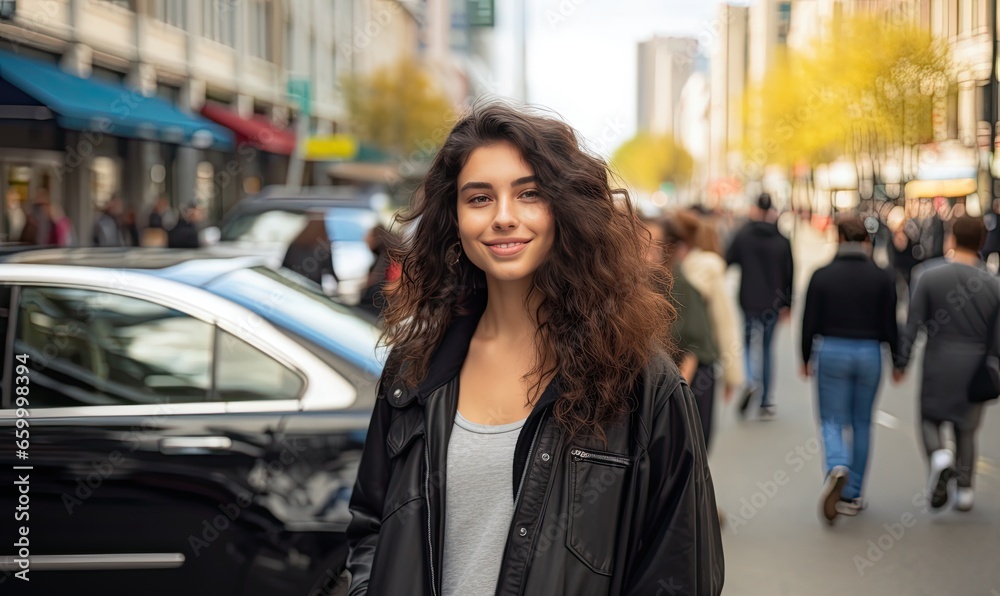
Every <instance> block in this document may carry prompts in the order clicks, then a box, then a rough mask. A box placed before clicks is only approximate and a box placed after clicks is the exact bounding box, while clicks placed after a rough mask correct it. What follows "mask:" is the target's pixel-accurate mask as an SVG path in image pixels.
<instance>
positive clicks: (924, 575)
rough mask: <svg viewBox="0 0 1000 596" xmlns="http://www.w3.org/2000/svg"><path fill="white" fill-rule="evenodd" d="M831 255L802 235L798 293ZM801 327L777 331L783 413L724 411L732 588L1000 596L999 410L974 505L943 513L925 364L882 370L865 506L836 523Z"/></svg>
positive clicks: (988, 424)
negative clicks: (921, 406) (929, 503)
mask: <svg viewBox="0 0 1000 596" xmlns="http://www.w3.org/2000/svg"><path fill="white" fill-rule="evenodd" d="M832 251H833V245H829V244H825V243H824V242H823V240H822V239H820V238H819V236H818V234H815V233H814V232H812V231H811V230H807V231H806V232H805V233H803V234H801V235H800V238H799V242H796V258H797V260H796V267H797V269H798V271H797V275H796V277H797V279H798V281H799V286H800V289H801V288H802V287H803V286H802V284H804V283H805V282H806V280H807V279H808V275H809V272H810V270H811V269H812V268H814V267H816V266H818V265H821V264H823V263H825V262H826V261H827V260H828V258H829V257H830V255H832ZM799 306H801V304H799ZM798 321H799V319H798V312H796V313H795V314H794V315H793V317H792V324H791V325H787V324H783V325H780V326H779V327H778V330H777V332H776V336H775V346H774V348H775V359H776V371H775V373H776V378H777V385H776V388H777V391H776V393H775V402H776V404H777V408H778V416H777V418H776V419H775V420H774V421H768V422H761V421H757V420H755V419H753V417H752V416H751V417H750V418H748V420H746V421H744V422H739V421H737V419H736V415H735V407H734V406H732V405H729V406H723V407H721V408H718V409H717V411H716V431H715V433H716V434H715V438H714V444H713V446H712V453H711V465H712V473H713V477H714V480H715V488H716V495H717V497H718V502H719V506H720V507H721V508H722V509H723V510H724V511H725V512H726V517H727V523H726V526H725V528H724V529H723V538H724V541H725V552H726V588H725V591H724V593H725V594H727V595H728V596H764V595H766V596H780V595H791V596H798V595H802V594H810V595H815V596H827V595H829V596H840V595H843V594H856V595H859V596H861V595H873V596H874V595H880V596H881V595H890V594H891V595H894V596H896V595H898V596H998V595H1000V564H998V560H997V553H1000V408H998V407H997V406H996V405H993V406H991V407H989V408H988V409H987V413H986V415H985V418H984V422H983V425H982V427H981V429H980V432H979V441H978V443H979V448H980V450H979V462H978V466H977V470H976V471H977V476H976V481H975V482H976V502H975V507H974V508H973V510H972V511H971V512H969V513H964V514H962V513H956V512H947V513H943V514H940V515H934V514H931V513H928V512H927V511H926V506H925V501H924V500H923V492H922V491H923V486H924V484H925V480H926V473H925V469H924V462H923V459H922V455H921V449H922V447H921V443H920V441H919V438H918V436H917V425H916V422H915V417H916V413H917V405H916V395H917V389H918V384H919V372H920V369H919V367H918V366H914V367H912V368H911V370H910V371H909V372H908V375H907V378H906V380H905V381H904V383H902V384H901V385H899V386H895V385H893V384H892V383H891V380H890V378H889V376H890V375H889V371H887V370H883V379H884V380H883V384H882V389H881V391H880V394H879V398H878V402H877V405H876V408H877V412H876V421H877V423H876V425H875V428H874V431H873V443H872V461H871V464H870V466H869V471H868V475H867V478H866V489H865V493H866V497H867V500H868V508H867V510H865V511H862V512H861V513H860V514H859V515H858V516H857V517H854V518H845V517H843V516H841V517H840V518H838V519H837V523H836V525H835V526H834V527H829V526H827V524H826V523H825V521H822V520H821V519H820V516H819V511H818V499H819V495H820V491H821V489H822V480H823V470H822V463H821V462H822V450H821V448H820V446H819V443H818V442H817V441H816V436H817V435H816V422H815V416H814V400H815V389H814V387H812V386H811V384H807V383H806V381H804V380H802V379H801V378H800V377H799V375H798V370H799V363H798V359H799V356H798V341H799V339H798V337H799V336H798ZM915 364H916V362H915Z"/></svg>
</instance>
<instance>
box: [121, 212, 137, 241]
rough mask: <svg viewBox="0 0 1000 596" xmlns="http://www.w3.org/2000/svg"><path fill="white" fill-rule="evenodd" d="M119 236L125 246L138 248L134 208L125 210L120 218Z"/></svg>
mask: <svg viewBox="0 0 1000 596" xmlns="http://www.w3.org/2000/svg"><path fill="white" fill-rule="evenodd" d="M121 235H122V239H123V240H124V241H125V246H140V243H139V226H138V224H137V223H136V215H135V208H133V207H129V208H128V209H125V212H124V213H122V217H121Z"/></svg>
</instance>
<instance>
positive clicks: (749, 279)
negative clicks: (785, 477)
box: [726, 193, 793, 419]
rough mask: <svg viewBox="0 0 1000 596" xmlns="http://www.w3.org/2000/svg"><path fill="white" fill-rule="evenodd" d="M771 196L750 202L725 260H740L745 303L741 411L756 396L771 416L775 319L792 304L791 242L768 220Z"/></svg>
mask: <svg viewBox="0 0 1000 596" xmlns="http://www.w3.org/2000/svg"><path fill="white" fill-rule="evenodd" d="M770 212H771V196H770V195H768V194H767V193H763V194H761V195H760V197H759V198H758V199H757V203H756V204H755V205H753V206H752V207H751V210H750V219H751V221H750V222H749V223H747V224H746V225H745V226H743V228H742V229H740V231H739V232H737V233H736V236H735V237H734V238H733V242H732V244H730V245H729V250H728V251H726V262H727V263H729V264H730V265H739V266H740V269H741V271H742V275H741V280H740V307H741V308H742V309H743V319H744V340H743V345H744V347H745V356H746V370H747V379H748V383H747V388H746V390H745V392H744V394H743V399H742V400H741V401H740V409H739V413H740V416H744V415H746V411H747V408H748V407H749V406H750V401H751V400H752V398H753V397H754V396H755V395H759V396H760V417H761V418H762V419H769V418H772V417H773V416H774V405H773V404H772V403H771V369H772V367H771V340H772V338H773V337H774V328H775V326H776V325H777V323H778V321H779V320H787V318H788V314H789V309H790V308H791V306H792V274H793V268H792V245H791V243H789V242H788V239H787V238H785V237H784V236H783V235H782V234H781V232H779V231H778V226H777V225H775V224H774V223H772V222H770V221H768V214H769V213H770Z"/></svg>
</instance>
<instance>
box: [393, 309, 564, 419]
mask: <svg viewBox="0 0 1000 596" xmlns="http://www.w3.org/2000/svg"><path fill="white" fill-rule="evenodd" d="M485 311H486V290H479V291H476V292H473V293H472V295H471V297H470V299H469V302H468V304H467V305H466V314H464V315H459V316H458V317H455V319H454V320H453V321H452V323H451V326H449V327H448V330H447V331H445V334H444V337H443V338H442V339H441V343H440V344H438V347H437V349H436V350H434V355H433V356H431V361H430V364H429V366H428V367H427V374H426V375H425V376H424V379H423V380H422V381H421V382H420V383H419V384H418V385H417V386H416V387H407V386H406V383H405V382H403V379H402V376H403V375H402V374H399V375H396V377H395V378H394V379H392V383H391V385H389V387H388V390H387V391H386V394H385V395H386V398H387V399H388V400H389V403H390V404H392V405H394V406H396V407H397V408H404V407H406V406H408V405H410V403H411V402H412V401H413V400H415V399H416V400H418V401H419V403H420V404H423V403H425V402H426V401H427V396H428V395H430V394H431V393H433V392H434V391H435V390H436V389H438V388H439V387H441V386H442V385H444V384H445V383H447V382H449V381H451V380H452V379H454V378H455V377H456V376H457V375H458V373H459V372H460V371H461V370H462V365H463V364H464V363H465V357H466V355H467V354H468V353H469V344H470V343H471V342H472V336H473V335H475V333H476V327H477V326H478V325H479V319H481V318H482V316H483V312H485ZM408 364H409V363H403V365H402V366H404V367H405V366H408ZM558 395H559V376H558V375H556V376H555V377H554V378H553V379H552V380H551V381H550V382H549V384H548V386H547V387H546V388H545V390H544V391H543V392H542V395H540V396H539V398H538V402H537V403H536V404H535V410H540V409H541V408H540V407H539V406H547V405H549V404H551V403H553V402H555V401H556V398H557V396H558Z"/></svg>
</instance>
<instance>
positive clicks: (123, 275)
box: [0, 249, 383, 596]
mask: <svg viewBox="0 0 1000 596" xmlns="http://www.w3.org/2000/svg"><path fill="white" fill-rule="evenodd" d="M264 261H265V259H262V258H260V257H238V258H217V257H215V256H213V255H212V253H211V251H210V250H203V251H170V250H165V249H74V250H65V249H63V250H42V251H32V252H25V253H22V254H17V255H13V256H10V257H8V258H7V259H6V260H5V261H4V262H2V263H0V334H2V339H3V341H2V343H0V346H2V347H0V351H2V356H3V358H2V363H3V373H2V382H0V393H2V404H0V405H2V407H0V428H2V433H0V434H2V436H4V437H6V439H5V440H6V441H7V442H8V444H7V445H5V447H4V448H3V449H0V464H2V469H3V470H4V482H5V483H7V484H8V486H10V483H11V482H12V480H13V479H11V478H10V475H11V473H12V472H11V470H12V467H13V466H19V465H20V466H24V465H30V466H31V469H30V470H27V471H23V472H22V471H17V472H16V473H18V474H22V473H23V474H26V475H27V476H28V477H29V481H30V492H29V493H28V494H29V497H30V519H27V518H26V519H24V520H23V521H15V520H14V519H13V517H12V513H13V512H14V511H15V506H16V504H17V503H16V498H17V495H16V493H15V492H13V491H10V490H4V491H2V492H0V511H4V518H5V520H6V521H5V522H4V523H3V524H0V528H2V534H3V541H2V544H3V545H4V546H0V569H2V571H0V592H2V593H4V594H20V593H23V594H66V593H76V592H79V591H80V590H81V589H83V590H84V591H85V592H86V593H92V594H106V595H112V594H129V595H131V594H135V593H143V594H156V595H158V594H163V595H171V596H175V595H177V594H188V595H199V594H205V595H212V596H217V595H222V594H233V595H258V594H260V595H268V596H270V595H274V594H282V595H286V594H287V595H292V594H303V595H305V594H320V593H322V594H342V593H346V587H347V586H346V582H345V580H344V578H342V577H341V572H342V570H343V568H344V565H345V560H346V555H347V546H346V542H345V535H344V531H345V529H346V526H347V523H348V521H349V519H350V513H349V511H348V501H349V499H350V494H351V489H352V487H353V483H354V478H355V475H356V471H357V465H358V461H359V458H360V454H361V449H362V445H363V442H364V437H365V433H366V429H367V426H368V421H369V417H370V415H371V409H372V406H373V403H374V399H375V384H376V382H377V379H378V377H379V375H380V372H381V362H382V357H383V354H382V353H381V352H380V351H379V350H378V348H377V330H376V328H375V327H373V326H372V325H371V324H370V323H368V322H366V321H364V320H362V319H360V318H358V317H357V316H356V315H354V314H353V313H352V312H351V311H350V310H349V309H347V308H346V307H343V306H341V305H338V304H336V303H334V302H333V301H332V300H330V299H329V298H328V297H327V296H325V295H323V294H322V293H320V292H319V291H318V290H317V289H316V288H315V286H314V285H313V284H311V283H309V282H307V281H305V280H303V279H302V278H301V277H300V276H298V275H297V274H295V273H292V272H290V271H288V270H284V269H281V268H274V267H271V266H268V265H266V264H264ZM22 388H26V389H22ZM18 397H21V398H23V399H26V400H27V401H28V402H29V403H28V404H23V405H25V410H26V411H22V412H18V410H17V406H18V403H17V398H18ZM19 414H20V415H19ZM26 414H27V416H25V415H26ZM19 418H20V419H26V420H27V421H28V424H29V425H30V426H28V427H27V430H28V431H29V433H30V436H28V435H25V437H27V438H26V440H27V441H28V442H29V443H30V445H29V446H28V448H26V449H24V451H25V452H26V453H27V457H26V458H24V459H17V458H15V451H14V449H13V445H12V444H13V442H14V440H15V426H16V425H17V424H18V423H17V420H18V419H19ZM22 425H23V423H22ZM22 430H23V429H22ZM21 525H24V526H26V527H28V528H29V533H28V537H29V539H30V546H28V547H26V548H28V549H29V550H30V582H23V581H21V580H20V579H17V578H16V577H14V575H13V574H14V573H15V572H16V571H19V570H20V568H19V567H18V563H17V561H16V559H17V558H18V554H19V553H18V550H19V549H18V548H15V547H14V546H12V545H14V543H15V540H16V539H17V537H18V534H17V533H18V531H19V530H18V527H19V526H21ZM84 587H85V588H84Z"/></svg>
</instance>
